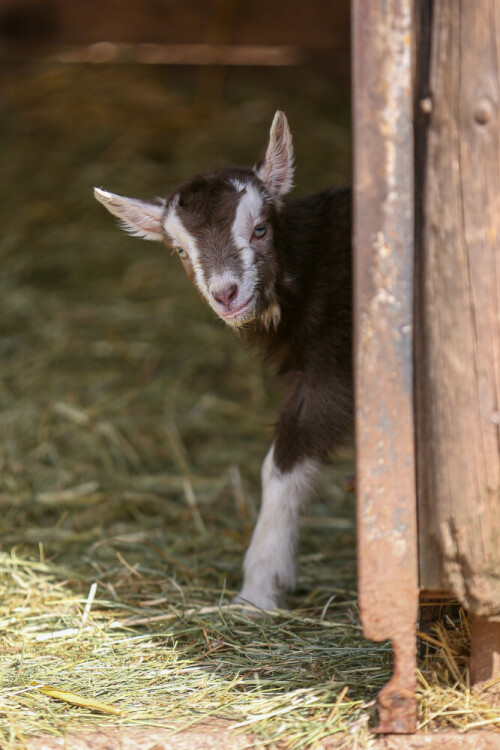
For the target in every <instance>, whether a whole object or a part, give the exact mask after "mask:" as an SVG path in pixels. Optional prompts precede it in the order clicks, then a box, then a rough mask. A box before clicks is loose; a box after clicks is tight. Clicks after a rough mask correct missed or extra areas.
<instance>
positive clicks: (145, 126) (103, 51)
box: [0, 0, 353, 586]
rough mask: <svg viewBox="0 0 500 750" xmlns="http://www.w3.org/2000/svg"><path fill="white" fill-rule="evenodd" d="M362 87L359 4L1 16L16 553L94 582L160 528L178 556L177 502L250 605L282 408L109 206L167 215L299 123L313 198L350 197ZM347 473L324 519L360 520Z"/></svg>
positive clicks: (167, 262) (154, 6)
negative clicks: (113, 546) (100, 570)
mask: <svg viewBox="0 0 500 750" xmlns="http://www.w3.org/2000/svg"><path fill="white" fill-rule="evenodd" d="M348 71H349V2H348V0H308V2H303V0H252V2H241V0H184V1H183V2H179V1H178V0H175V2H174V1H172V0H127V1H126V2H123V0H60V1H58V0H0V175H1V180H0V225H1V234H0V263H1V272H0V356H1V369H0V432H1V435H2V437H1V442H0V483H1V485H0V503H1V504H2V505H3V507H4V508H5V513H4V515H3V520H2V523H4V524H5V529H1V530H2V531H5V533H4V535H3V538H4V540H5V542H6V543H7V545H8V546H9V545H11V544H20V545H21V546H22V545H26V546H27V547H28V548H29V547H30V545H35V547H36V549H37V550H38V545H39V543H40V542H42V543H43V544H45V545H46V547H47V546H51V550H52V553H53V554H54V555H56V556H58V555H60V554H64V550H65V549H66V550H67V551H68V552H69V550H70V547H71V550H72V551H73V552H75V554H76V552H77V550H79V551H78V555H79V558H78V559H79V560H80V561H82V560H85V559H86V554H87V552H86V550H87V546H86V545H88V544H89V543H90V542H94V541H96V540H98V539H99V538H100V535H102V534H104V535H105V536H106V535H107V536H109V535H110V534H112V533H113V529H116V528H119V529H123V528H125V527H127V523H128V521H130V523H131V524H132V527H133V528H136V526H137V521H138V520H140V525H141V528H142V529H144V530H145V532H144V533H147V530H148V529H151V530H152V531H151V533H154V534H156V532H157V531H158V533H159V534H160V536H161V539H163V540H165V539H166V536H165V534H166V531H165V526H166V525H167V522H166V520H165V518H164V520H163V522H162V521H161V513H162V512H164V513H165V512H166V511H165V508H166V507H167V506H166V505H165V501H166V500H167V499H168V498H169V497H171V499H172V500H173V501H175V502H179V503H184V504H185V503H187V504H188V505H189V503H191V505H192V501H193V493H194V498H195V501H196V503H197V504H198V507H199V508H200V512H201V516H202V518H203V519H204V524H205V526H208V527H210V524H213V525H214V528H218V527H219V526H224V533H226V532H227V534H228V535H229V537H231V534H232V535H233V536H232V537H231V538H233V537H234V538H236V543H235V546H234V549H233V561H234V571H235V572H234V576H233V581H232V584H233V585H234V586H237V585H238V580H239V577H240V573H239V566H240V560H241V550H242V548H243V546H244V545H245V543H246V541H247V539H248V535H249V533H250V529H251V526H252V522H253V518H254V517H255V514H256V509H257V507H258V502H259V470H260V464H261V461H262V459H263V457H264V455H265V453H266V451H267V449H268V446H269V443H270V440H271V433H272V424H273V422H274V420H275V417H276V414H277V409H278V404H279V388H278V387H277V386H276V385H275V383H274V381H273V379H272V377H271V375H270V373H269V372H268V370H267V368H266V366H265V365H264V364H263V363H261V362H260V361H258V360H257V359H255V358H254V357H253V356H252V355H251V354H249V353H248V352H247V351H245V350H244V349H243V347H241V345H240V343H239V342H238V341H237V340H236V338H235V337H234V336H233V335H231V334H230V333H229V332H228V331H227V330H225V329H224V327H223V325H222V324H221V322H220V321H219V320H216V319H215V316H214V314H213V313H211V312H210V310H208V309H207V308H206V306H205V305H204V304H203V303H202V301H201V300H200V299H199V298H198V296H197V294H196V293H195V291H194V290H193V289H192V288H191V287H190V285H189V283H188V281H187V279H186V278H185V277H184V274H183V272H182V270H181V267H180V264H179V263H178V260H177V259H176V258H175V257H169V254H168V252H166V250H165V248H162V247H160V246H158V245H154V244H152V243H146V242H143V241H139V240H137V239H133V238H130V237H127V236H126V235H125V234H123V233H122V232H120V231H119V229H118V228H117V227H116V226H115V222H114V221H113V219H112V218H111V217H110V216H109V214H107V213H106V212H105V211H104V210H103V208H102V207H101V206H99V205H98V204H97V203H96V202H95V201H94V199H93V197H92V187H93V186H94V185H98V186H103V187H105V188H106V189H109V190H111V191H114V192H119V193H123V194H128V195H137V196H144V197H147V196H155V195H162V194H165V193H166V192H168V191H169V190H171V189H172V188H173V187H174V186H175V185H176V184H177V183H178V182H179V181H181V180H184V179H186V178H187V177H189V176H191V175H192V174H193V173H197V172H200V171H203V170H206V169H208V168H210V167H217V166H225V165H230V164H244V165H251V164H252V163H254V161H255V160H256V159H257V158H258V157H259V155H260V153H261V152H262V150H263V149H264V147H265V145H266V141H267V135H268V131H269V126H270V123H271V120H272V117H273V114H274V112H275V110H276V109H278V108H280V109H283V110H285V111H286V113H287V115H288V118H289V121H290V124H291V127H292V131H293V133H294V139H295V149H296V161H297V171H296V184H297V188H296V193H297V194H298V193H304V192H309V191H312V190H315V189H320V188H322V187H324V186H325V185H327V184H330V183H333V184H337V185H338V184H340V183H343V182H346V181H349V179H350V130H349V117H350V102H349V74H348ZM338 471H339V474H338V482H337V484H336V486H333V485H332V483H331V482H330V483H329V484H328V487H327V488H326V489H325V493H324V506H321V505H319V506H314V507H313V510H312V511H311V513H316V514H319V515H321V516H323V515H324V516H328V515H330V514H331V509H330V508H329V507H327V506H329V505H330V504H331V502H333V501H336V502H337V503H338V507H337V513H339V514H340V515H342V514H345V515H346V516H348V517H349V518H350V517H351V516H352V512H351V509H350V507H348V504H347V505H344V500H345V495H344V494H343V491H342V487H343V479H342V477H343V474H344V473H345V471H348V469H347V468H346V467H344V466H343V465H342V466H341V468H340V469H339V470H338ZM179 477H180V479H179ZM186 480H187V481H188V485H186V483H185V481H186ZM189 483H191V485H192V486H191V485H190V484H189ZM190 486H191V489H189V487H190ZM186 487H187V488H188V489H186ZM132 490H134V492H139V496H138V499H137V498H136V500H137V502H135V501H134V499H133V497H135V496H132V495H133V493H132V495H131V494H130V493H131V491H132ZM141 492H142V493H144V492H147V493H149V495H147V496H148V497H149V500H148V501H146V500H145V499H144V496H143V495H140V493H141ZM127 493H128V494H127ZM155 493H156V495H155ZM242 493H243V494H242ZM156 496H158V498H160V500H161V501H162V502H161V503H160V505H158V503H156V502H153V499H154V497H156ZM152 497H153V499H152ZM68 498H69V499H68ZM127 498H128V499H127ZM141 498H142V499H141ZM235 498H236V501H235ZM242 498H244V500H242ZM325 498H326V500H325ZM224 502H225V503H226V504H227V505H226V507H227V512H225V513H223V514H221V512H220V506H221V505H223V504H224ZM235 502H236V506H235ZM148 503H149V504H148ZM235 508H236V509H235ZM314 508H316V509H315V510H314ZM162 523H163V529H162ZM313 526H314V523H313ZM348 526H349V524H348ZM132 527H131V528H132ZM320 527H321V524H320ZM341 528H344V529H345V526H344V527H342V525H341ZM323 531H324V533H325V534H328V546H331V534H332V533H333V532H332V530H331V528H330V529H328V527H326V526H324V527H323ZM319 533H321V530H320V531H318V532H315V536H314V538H317V536H318V534H319ZM342 533H344V532H342ZM75 534H76V535H77V536H75ZM81 534H83V535H84V536H83V537H82V539H83V542H82V544H83V547H82V548H80V547H78V546H77V547H75V544H76V542H75V539H77V538H78V539H80V536H78V535H81ZM55 540H57V544H56V543H55ZM162 543H163V542H162ZM346 544H347V545H352V535H350V534H349V535H348V539H347V541H346ZM65 545H67V547H65ZM339 545H341V541H340V540H337V549H338V548H339ZM128 554H130V550H128ZM221 554H222V553H221ZM347 555H348V557H349V558H350V559H351V558H352V555H353V549H352V546H350V547H349V550H348V552H347ZM336 559H339V557H338V555H337V557H336ZM340 562H341V556H340ZM220 564H221V565H222V567H224V566H223V564H222V563H220ZM228 566H229V563H228V565H226V568H225V569H224V575H226V574H227V571H228V570H229V568H231V570H232V569H233V567H231V566H232V563H231V566H229V567H228ZM193 567H196V561H193ZM352 574H353V566H352V564H351V563H349V570H348V572H347V575H348V576H352ZM217 575H219V574H217ZM231 575H233V574H231ZM329 577H330V573H328V572H327V571H326V572H325V580H327V579H329ZM313 578H316V579H317V571H316V573H315V574H314V575H312V576H311V580H312V579H313ZM217 580H218V582H219V583H220V582H221V579H220V580H219V578H218V579H217Z"/></svg>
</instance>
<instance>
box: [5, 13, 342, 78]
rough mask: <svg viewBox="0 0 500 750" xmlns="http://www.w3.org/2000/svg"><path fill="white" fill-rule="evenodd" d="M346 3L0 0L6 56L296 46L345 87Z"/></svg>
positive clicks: (309, 60) (311, 62)
mask: <svg viewBox="0 0 500 750" xmlns="http://www.w3.org/2000/svg"><path fill="white" fill-rule="evenodd" d="M349 6H350V3H349V0H308V2H307V3H305V2H304V0H252V2H243V0H183V1H182V2H179V0H126V2H124V0H105V2H104V1H103V0H0V52H1V55H2V56H3V58H4V59H5V58H6V57H8V56H10V57H12V56H15V55H20V54H22V55H29V54H30V52H31V53H36V54H38V52H39V50H40V48H45V49H47V48H49V49H50V48H54V47H58V48H62V47H64V45H72V44H91V43H93V42H98V41H112V42H153V43H157V44H169V43H170V44H171V43H185V44H194V43H204V42H209V43H214V42H215V43H226V44H238V45H240V44H245V45H248V44H264V45H295V46H298V47H300V48H302V49H303V50H304V52H305V56H304V60H305V62H309V63H310V64H314V65H321V66H323V67H326V69H327V70H328V72H329V73H331V75H332V76H333V77H334V78H335V79H336V80H337V81H338V82H339V84H340V85H343V86H344V87H345V89H346V90H347V89H348V87H349V81H350V77H349V70H350V32H349V18H350V10H349Z"/></svg>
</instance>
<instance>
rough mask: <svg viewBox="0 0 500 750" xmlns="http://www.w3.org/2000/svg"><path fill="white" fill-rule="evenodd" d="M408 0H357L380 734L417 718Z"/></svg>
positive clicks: (358, 232) (365, 584)
mask: <svg viewBox="0 0 500 750" xmlns="http://www.w3.org/2000/svg"><path fill="white" fill-rule="evenodd" d="M411 5H412V4H411V2H410V0H353V4H352V17H353V18H352V20H353V79H354V80H353V83H354V92H353V94H354V96H353V99H354V186H355V190H354V196H355V204H354V205H355V217H354V218H355V232H354V240H355V339H356V340H355V378H356V454H357V474H356V482H357V515H358V571H359V577H358V581H359V584H358V585H359V596H360V607H361V618H362V622H363V628H364V633H365V635H366V637H367V638H371V639H373V640H385V639H390V640H391V642H392V646H393V649H394V656H395V665H394V674H393V677H392V679H391V680H390V682H389V683H388V684H387V685H386V686H385V688H384V689H383V690H382V691H381V693H380V696H379V711H380V724H379V727H378V731H379V732H396V733H409V732H413V731H415V725H416V699H415V688H416V646H415V642H416V618H417V612H418V563H417V530H416V498H415V471H414V436H413V403H412V401H413V393H412V380H413V372H412V312H413V311H412V307H413V233H414V218H413V217H414V213H413V131H412V120H413V107H412V85H411V59H412V13H411Z"/></svg>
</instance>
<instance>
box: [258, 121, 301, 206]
mask: <svg viewBox="0 0 500 750" xmlns="http://www.w3.org/2000/svg"><path fill="white" fill-rule="evenodd" d="M254 171H255V173H256V175H257V177H259V179H261V180H262V182H263V183H264V184H265V185H266V186H267V188H268V190H269V192H270V193H271V195H272V196H273V197H275V198H278V199H279V198H280V197H281V196H282V195H285V194H286V193H288V192H289V191H290V190H291V189H292V187H293V144H292V134H291V132H290V128H289V127H288V121H287V119H286V115H285V113H284V112H280V111H279V110H278V112H276V114H275V115H274V120H273V124H272V125H271V132H270V134H269V143H268V146H267V149H266V153H265V155H264V158H263V160H262V161H261V162H259V163H258V164H257V165H256V166H255V167H254Z"/></svg>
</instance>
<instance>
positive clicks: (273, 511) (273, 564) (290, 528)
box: [235, 446, 319, 610]
mask: <svg viewBox="0 0 500 750" xmlns="http://www.w3.org/2000/svg"><path fill="white" fill-rule="evenodd" d="M318 469H319V466H318V464H317V462H316V461H313V460H311V459H307V460H305V461H302V463H300V464H299V465H298V466H296V467H295V468H294V469H293V470H292V471H290V472H288V473H286V474H282V473H281V472H279V471H278V469H277V468H276V465H275V463H274V446H273V447H271V450H270V451H269V453H268V454H267V456H266V459H265V461H264V464H263V466H262V505H261V509H260V513H259V518H258V521H257V525H256V527H255V530H254V533H253V536H252V541H251V543H250V546H249V548H248V550H247V553H246V555H245V563H244V571H245V576H244V582H243V588H242V590H241V592H240V593H239V595H238V596H237V597H236V600H235V601H236V602H241V603H248V602H249V603H251V604H253V605H255V606H256V607H259V608H260V609H266V610H268V609H274V608H275V607H277V606H280V604H282V598H283V594H284V592H285V591H286V590H288V589H292V588H293V587H294V585H295V551H296V547H297V538H298V527H299V512H300V509H301V507H302V506H303V505H304V503H305V502H306V500H307V499H308V497H309V494H310V490H311V487H312V484H313V481H314V478H315V476H316V474H317V472H318Z"/></svg>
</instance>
